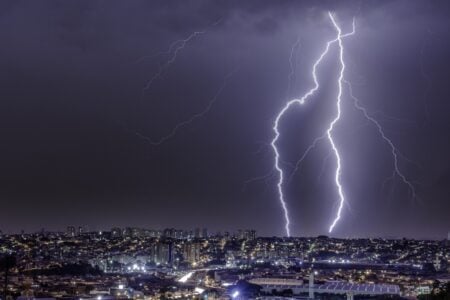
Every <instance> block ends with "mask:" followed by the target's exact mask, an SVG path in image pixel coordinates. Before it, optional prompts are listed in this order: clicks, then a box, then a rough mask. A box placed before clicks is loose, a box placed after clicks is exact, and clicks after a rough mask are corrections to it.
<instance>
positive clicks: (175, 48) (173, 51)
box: [140, 31, 206, 93]
mask: <svg viewBox="0 0 450 300" xmlns="http://www.w3.org/2000/svg"><path fill="white" fill-rule="evenodd" d="M205 32H206V31H194V32H193V33H191V34H190V35H189V36H188V37H187V38H185V39H180V40H177V41H175V42H173V43H172V44H171V45H170V47H169V49H167V51H166V52H161V53H158V55H161V54H169V55H170V58H169V59H168V60H167V61H166V62H165V63H164V64H162V65H161V66H160V67H159V70H158V72H156V73H155V74H154V75H153V76H152V77H151V78H150V79H149V80H148V81H147V84H146V85H145V86H144V88H143V90H142V93H145V91H146V90H148V89H149V88H150V87H151V86H152V84H153V82H154V81H155V80H157V79H158V78H160V77H161V75H162V74H163V73H164V71H166V70H167V69H168V68H169V67H170V65H171V64H173V63H174V62H175V60H176V59H177V57H178V53H179V52H180V51H181V50H182V49H184V47H185V46H186V44H187V43H189V42H190V41H191V40H192V39H194V38H195V37H197V36H198V35H201V34H204V33H205ZM145 58H146V57H145V56H144V57H142V58H140V60H142V59H145Z"/></svg>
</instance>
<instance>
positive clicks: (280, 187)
mask: <svg viewBox="0 0 450 300" xmlns="http://www.w3.org/2000/svg"><path fill="white" fill-rule="evenodd" d="M328 15H329V17H330V19H331V22H332V24H333V26H334V28H335V29H336V31H337V37H336V38H335V39H333V40H331V41H328V42H327V44H326V47H325V49H324V50H323V52H322V53H321V54H320V56H319V58H318V59H317V60H316V61H315V63H314V64H313V68H312V72H311V76H312V78H313V81H314V86H313V87H312V88H311V89H310V90H309V91H307V92H306V93H305V94H304V95H303V96H302V97H301V98H298V99H293V100H290V101H288V102H287V103H286V104H285V106H284V107H283V108H282V109H281V110H280V112H279V113H278V115H277V116H276V118H275V121H274V124H273V128H272V129H273V131H274V133H275V135H274V138H273V139H272V142H271V146H272V149H273V152H274V156H275V163H274V168H275V170H276V171H277V173H278V182H277V190H278V199H279V202H280V204H281V207H282V210H283V213H284V220H285V226H284V227H285V231H286V235H287V236H291V232H290V219H289V210H288V207H287V204H286V200H285V196H284V192H283V184H284V171H283V169H282V167H281V166H280V153H279V151H278V147H277V142H278V140H279V138H280V131H279V123H280V120H281V119H282V118H283V116H284V114H285V113H286V112H287V111H288V110H289V109H290V108H291V107H292V106H293V105H303V104H305V103H306V101H308V100H309V98H310V97H311V96H312V95H314V94H315V92H316V91H317V90H318V89H319V88H320V85H319V82H318V79H317V72H316V70H317V67H318V66H319V64H320V63H321V62H322V60H323V58H324V57H325V56H326V55H327V53H328V52H329V49H330V47H331V46H332V45H333V44H334V43H336V42H338V44H339V57H340V64H341V70H340V75H339V79H338V86H339V92H338V96H337V102H336V106H337V115H336V117H335V118H334V120H333V121H332V122H331V123H330V126H329V128H328V130H327V131H326V136H327V137H328V140H329V142H330V144H331V147H332V149H333V151H334V153H335V156H336V161H337V168H336V173H335V183H336V186H337V188H338V193H339V208H338V211H337V216H336V218H335V219H334V221H333V223H332V225H331V226H330V232H331V231H332V230H333V228H334V226H335V225H336V223H337V222H338V221H339V219H340V214H341V210H342V207H343V204H344V201H345V198H344V193H343V190H342V185H341V183H340V173H341V162H340V156H339V152H338V150H337V148H336V145H335V143H334V140H333V136H332V132H333V129H334V126H335V124H336V123H337V121H338V120H339V118H340V111H341V107H340V104H341V96H342V80H343V78H344V69H345V63H344V59H343V50H344V48H343V44H342V38H345V37H347V36H350V35H353V34H354V33H355V22H354V20H353V30H352V31H351V32H349V33H346V34H342V31H341V29H340V27H339V26H338V24H337V23H336V21H335V20H334V17H333V15H332V14H331V13H328ZM313 144H314V143H313ZM309 151H310V150H307V152H309Z"/></svg>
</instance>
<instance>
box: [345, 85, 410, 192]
mask: <svg viewBox="0 0 450 300" xmlns="http://www.w3.org/2000/svg"><path fill="white" fill-rule="evenodd" d="M344 82H345V83H346V84H347V86H348V90H349V95H350V97H351V98H352V99H353V105H354V106H355V108H356V109H357V110H359V111H360V112H361V113H362V114H363V116H364V117H365V118H366V119H367V120H369V121H370V122H371V123H372V124H373V125H374V126H375V128H376V129H377V131H378V133H379V135H380V137H381V138H382V139H383V141H385V142H386V144H387V145H388V146H389V148H390V150H391V154H392V158H393V161H394V168H393V172H392V176H391V178H394V177H395V176H397V177H399V178H400V179H401V180H402V182H403V183H404V184H405V185H406V186H407V187H408V189H409V191H410V193H411V195H412V197H413V198H416V197H417V195H416V190H415V187H414V185H413V184H412V183H411V181H409V180H408V179H407V178H406V176H405V175H404V174H403V173H402V172H401V171H400V167H399V165H398V162H399V158H403V159H404V160H407V161H409V160H408V159H406V158H405V156H404V155H402V154H401V153H400V151H399V150H398V149H397V148H396V147H395V145H394V143H393V142H392V140H391V139H390V138H388V137H387V136H386V134H385V132H384V130H383V127H381V124H380V123H379V122H378V121H377V120H376V119H375V118H374V117H372V116H371V115H370V114H369V113H368V112H367V110H366V109H365V108H364V107H363V106H361V103H360V101H359V99H358V98H356V97H355V96H354V94H353V89H352V85H351V84H350V82H349V81H347V80H344Z"/></svg>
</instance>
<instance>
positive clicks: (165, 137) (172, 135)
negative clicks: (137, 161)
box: [136, 68, 238, 146]
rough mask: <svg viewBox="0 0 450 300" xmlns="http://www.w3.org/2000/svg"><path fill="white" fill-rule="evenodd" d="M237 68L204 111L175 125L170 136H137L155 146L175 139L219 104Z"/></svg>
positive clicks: (137, 133) (227, 76)
mask: <svg viewBox="0 0 450 300" xmlns="http://www.w3.org/2000/svg"><path fill="white" fill-rule="evenodd" d="M237 70H238V69H237V68H236V69H234V70H233V71H231V72H230V73H228V74H227V75H226V76H225V78H224V80H223V82H222V84H221V86H220V87H219V89H218V90H217V91H216V93H215V94H214V96H213V97H212V98H211V100H210V101H209V102H208V104H207V105H206V106H205V107H204V108H203V110H201V111H199V112H198V113H196V114H193V115H192V116H191V117H189V118H188V119H186V120H184V121H182V122H180V123H178V124H177V125H175V126H174V127H173V128H172V130H171V131H170V133H169V134H167V135H165V136H163V137H161V138H159V139H158V140H153V139H151V138H149V137H147V136H145V135H143V134H142V133H139V132H136V136H138V137H139V138H141V139H144V140H146V141H147V142H149V143H150V144H151V145H153V146H159V145H161V144H162V143H164V142H165V141H167V140H168V139H170V138H172V137H174V136H175V135H176V134H177V132H178V130H180V129H181V128H182V127H185V126H187V125H189V124H191V123H192V122H194V121H195V120H196V119H198V118H201V117H203V116H204V115H206V114H207V113H208V112H209V111H210V110H211V108H212V107H213V105H214V104H215V103H216V102H217V100H218V99H219V96H220V95H221V94H222V91H223V90H224V89H225V87H226V86H227V84H228V82H229V80H230V78H231V77H232V76H233V74H234V73H236V72H237Z"/></svg>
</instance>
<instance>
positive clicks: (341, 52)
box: [327, 12, 354, 232]
mask: <svg viewBox="0 0 450 300" xmlns="http://www.w3.org/2000/svg"><path fill="white" fill-rule="evenodd" d="M328 15H329V16H330V19H331V22H332V23H333V26H334V27H335V29H336V31H337V33H338V37H337V40H338V45H339V61H340V65H341V70H340V73H339V79H338V87H339V90H338V95H337V101H336V108H337V114H336V117H335V118H334V120H333V121H332V122H331V123H330V127H328V129H327V136H328V140H329V141H330V144H331V148H332V149H333V152H334V155H335V156H336V164H337V166H336V172H335V176H334V181H335V183H336V186H337V190H338V194H339V207H338V210H337V214H336V218H335V219H334V220H333V223H332V224H331V226H330V229H329V230H328V231H329V232H332V231H333V228H334V227H335V226H336V224H337V222H338V221H339V219H340V218H341V212H342V208H343V207H344V202H345V196H344V191H343V189H342V184H341V180H340V179H341V157H340V155H339V150H338V149H337V147H336V144H335V142H334V139H333V135H332V132H333V129H334V127H335V125H336V123H337V122H338V121H339V119H340V118H341V98H342V81H343V80H344V71H345V62H344V45H343V44H342V31H341V28H340V27H339V25H338V24H337V23H336V21H335V20H334V17H333V15H332V14H331V13H330V12H329V13H328ZM353 26H354V23H353ZM353 28H354V27H353ZM353 32H354V30H353Z"/></svg>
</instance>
